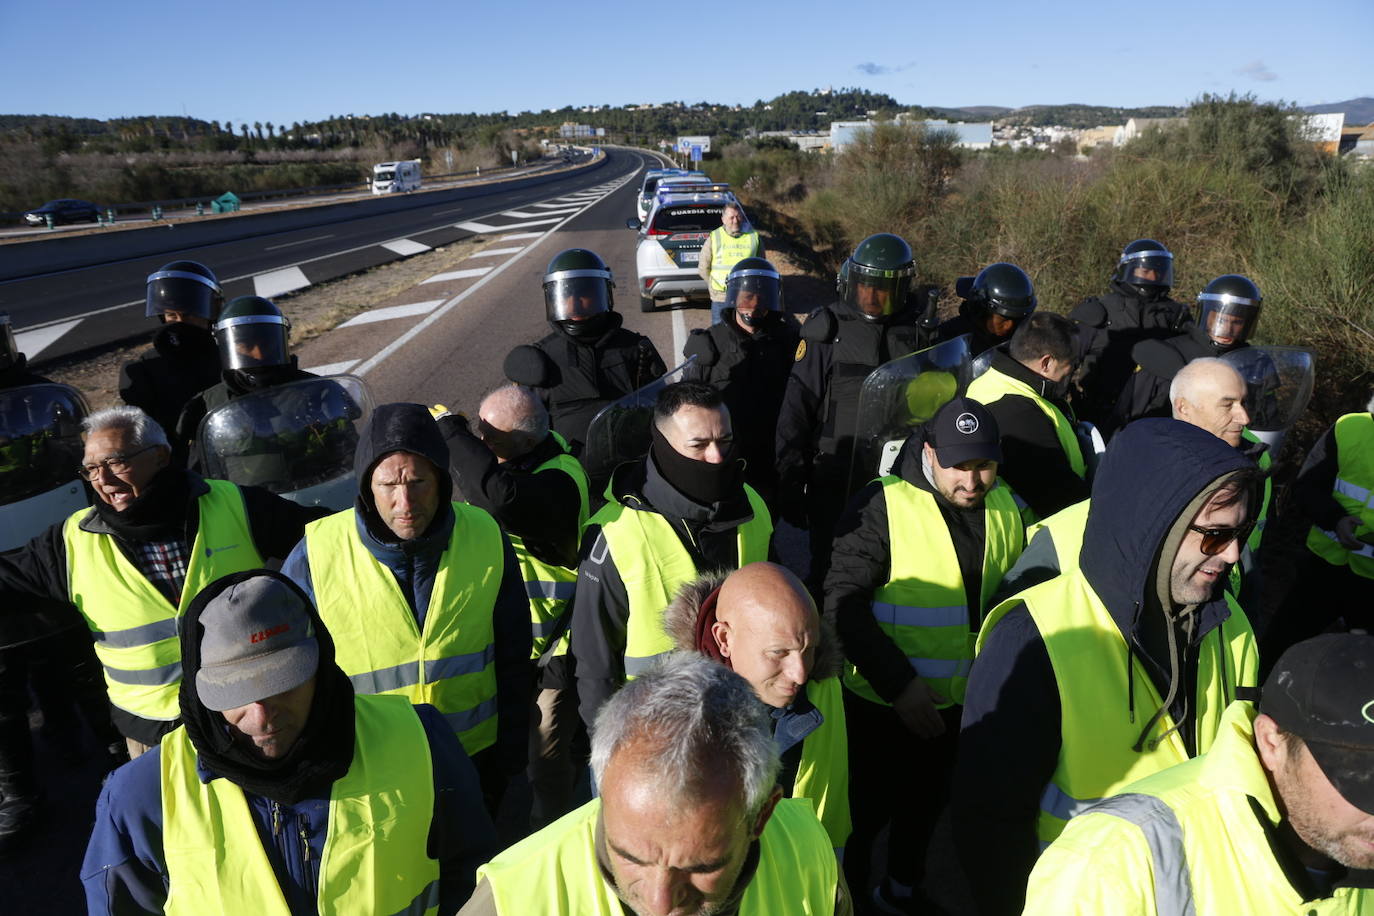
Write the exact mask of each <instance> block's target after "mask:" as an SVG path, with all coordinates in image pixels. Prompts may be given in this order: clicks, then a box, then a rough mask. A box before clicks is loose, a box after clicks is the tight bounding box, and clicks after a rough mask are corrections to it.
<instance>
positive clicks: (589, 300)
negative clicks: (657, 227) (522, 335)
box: [505, 248, 668, 455]
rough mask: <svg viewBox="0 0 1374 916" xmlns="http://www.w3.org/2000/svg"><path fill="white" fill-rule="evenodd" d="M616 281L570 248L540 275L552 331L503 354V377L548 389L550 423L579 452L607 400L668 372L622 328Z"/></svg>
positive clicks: (649, 347) (642, 341)
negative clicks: (615, 309) (616, 301)
mask: <svg viewBox="0 0 1374 916" xmlns="http://www.w3.org/2000/svg"><path fill="white" fill-rule="evenodd" d="M614 288H615V281H614V279H613V278H612V277H611V271H610V268H608V267H607V266H606V262H604V261H602V260H601V258H600V257H599V256H598V255H597V254H596V252H593V251H587V250H586V249H584V248H569V249H568V250H567V251H562V252H559V253H558V254H557V255H555V256H554V259H553V260H552V261H550V262H549V266H548V269H547V270H546V271H545V273H544V311H545V314H546V315H547V317H548V321H549V326H550V327H551V328H553V333H551V334H549V335H548V336H547V337H545V338H544V339H543V340H541V341H539V342H538V343H536V344H534V345H532V346H531V345H522V346H519V347H516V348H515V349H513V350H511V352H510V354H509V355H508V356H507V357H506V363H505V373H506V378H508V379H510V380H511V381H512V382H515V383H516V384H517V385H526V386H528V387H530V388H541V389H544V390H545V392H546V396H547V400H548V405H549V414H550V418H551V419H550V423H551V425H552V426H553V429H554V432H556V433H558V434H559V435H561V436H562V437H563V438H564V439H566V440H567V441H568V445H569V446H571V447H572V451H573V454H574V455H580V454H581V452H582V444H583V442H584V441H585V440H586V438H587V425H588V424H589V423H591V421H592V417H594V416H596V414H597V411H599V410H601V408H603V407H605V406H606V405H607V404H609V403H610V402H611V401H614V400H616V399H617V398H621V397H624V396H625V395H627V394H629V393H630V392H632V391H637V390H638V389H640V388H642V387H644V386H645V385H647V384H648V383H649V382H652V381H653V380H654V379H656V378H659V377H660V376H662V375H663V374H664V373H665V372H667V371H668V369H667V367H666V366H664V365H663V359H662V357H660V356H659V355H658V351H657V350H655V349H654V345H653V342H652V341H650V340H649V338H647V337H645V336H644V335H643V334H636V333H635V332H634V331H630V330H627V329H625V328H623V327H621V324H622V322H623V319H622V318H621V316H620V313H619V312H616V311H613V310H612V306H613V305H614V299H613V297H612V293H611V290H612V289H614Z"/></svg>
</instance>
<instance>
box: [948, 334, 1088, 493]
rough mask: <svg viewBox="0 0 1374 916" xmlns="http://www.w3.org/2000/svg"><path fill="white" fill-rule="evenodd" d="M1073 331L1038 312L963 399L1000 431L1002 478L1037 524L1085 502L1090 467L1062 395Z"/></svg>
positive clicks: (1074, 357) (1074, 355) (1073, 360)
mask: <svg viewBox="0 0 1374 916" xmlns="http://www.w3.org/2000/svg"><path fill="white" fill-rule="evenodd" d="M1078 346H1079V344H1078V332H1077V330H1076V329H1075V328H1074V324H1073V322H1072V321H1069V319H1067V318H1065V317H1064V316H1063V315H1056V314H1054V313H1053V312H1036V313H1035V314H1033V315H1031V316H1030V317H1029V318H1027V319H1026V320H1025V321H1023V322H1022V323H1021V326H1020V327H1018V328H1017V329H1016V333H1014V334H1013V335H1012V336H1011V341H1010V342H1009V343H1008V344H1007V349H1006V352H1003V351H1002V350H1001V349H994V350H992V351H991V355H992V363H991V365H990V367H989V368H988V370H987V371H986V372H984V373H983V374H982V375H980V376H978V378H976V379H974V380H973V384H971V385H969V388H968V396H969V397H971V398H973V399H974V400H975V401H981V402H983V403H984V404H986V405H987V408H988V410H990V411H991V412H992V415H993V416H994V417H996V418H997V428H998V429H999V430H1000V431H1001V433H1002V455H1003V458H1004V459H1005V460H1004V463H1003V470H1002V476H1003V477H1004V478H1005V479H1006V481H1007V483H1008V484H1010V485H1011V487H1012V489H1013V490H1015V491H1016V495H1017V496H1019V497H1020V498H1021V499H1023V500H1025V502H1026V504H1027V505H1029V506H1030V510H1031V512H1033V513H1034V514H1035V517H1036V518H1046V517H1047V516H1050V515H1053V514H1054V513H1056V512H1058V511H1059V510H1060V509H1063V508H1064V507H1065V506H1069V505H1072V504H1073V503H1076V502H1079V501H1081V500H1084V499H1087V498H1088V492H1089V487H1088V481H1087V463H1086V462H1085V461H1084V458H1083V447H1082V446H1081V445H1080V444H1079V441H1078V436H1077V433H1076V432H1075V429H1074V416H1073V408H1071V407H1069V405H1068V401H1066V400H1065V398H1064V395H1065V393H1066V392H1067V391H1068V386H1069V378H1070V377H1071V376H1072V375H1073V370H1074V366H1075V365H1076V364H1077V362H1078Z"/></svg>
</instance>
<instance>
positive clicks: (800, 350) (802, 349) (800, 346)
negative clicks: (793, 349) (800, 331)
mask: <svg viewBox="0 0 1374 916" xmlns="http://www.w3.org/2000/svg"><path fill="white" fill-rule="evenodd" d="M805 355H806V341H804V340H799V341H797V355H796V356H794V357H793V358H792V362H794V363H799V362H801V360H802V357H803V356H805Z"/></svg>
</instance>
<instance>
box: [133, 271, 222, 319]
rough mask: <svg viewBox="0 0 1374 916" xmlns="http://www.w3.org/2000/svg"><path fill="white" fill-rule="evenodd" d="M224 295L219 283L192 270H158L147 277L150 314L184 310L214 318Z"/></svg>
mask: <svg viewBox="0 0 1374 916" xmlns="http://www.w3.org/2000/svg"><path fill="white" fill-rule="evenodd" d="M222 298H223V296H222V294H221V292H220V288H219V284H217V283H215V282H214V281H213V280H211V279H210V278H209V277H203V276H201V275H200V274H198V273H192V272H191V271H189V270H159V271H158V272H157V273H154V274H150V275H149V277H148V296H147V300H146V302H147V309H146V310H145V312H144V314H145V315H147V316H148V317H149V318H155V317H160V316H161V315H162V313H163V312H167V311H172V312H183V313H185V314H188V315H196V316H197V317H200V318H204V319H205V320H206V321H213V320H214V318H215V313H216V312H217V311H218V310H219V304H220V301H221V300H222Z"/></svg>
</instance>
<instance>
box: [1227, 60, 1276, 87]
mask: <svg viewBox="0 0 1374 916" xmlns="http://www.w3.org/2000/svg"><path fill="white" fill-rule="evenodd" d="M1236 74H1237V75H1238V76H1246V77H1249V78H1250V79H1252V80H1255V81H1256V82H1259V83H1272V82H1273V81H1274V80H1276V79H1278V78H1279V77H1278V74H1277V73H1275V72H1274V71H1273V70H1270V69H1269V68H1268V67H1266V66H1265V65H1264V61H1262V60H1254V61H1251V62H1250V63H1248V64H1246V65H1245V66H1244V67H1241V68H1240V69H1239V70H1237V71H1236Z"/></svg>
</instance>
